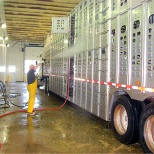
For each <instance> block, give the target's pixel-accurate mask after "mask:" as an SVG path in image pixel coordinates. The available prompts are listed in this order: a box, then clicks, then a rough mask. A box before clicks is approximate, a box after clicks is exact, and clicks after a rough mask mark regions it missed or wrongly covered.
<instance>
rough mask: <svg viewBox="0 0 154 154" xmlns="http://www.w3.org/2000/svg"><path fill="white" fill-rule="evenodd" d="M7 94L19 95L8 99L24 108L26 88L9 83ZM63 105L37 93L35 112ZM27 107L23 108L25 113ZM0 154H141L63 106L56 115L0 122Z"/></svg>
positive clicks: (40, 114)
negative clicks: (36, 109) (19, 94)
mask: <svg viewBox="0 0 154 154" xmlns="http://www.w3.org/2000/svg"><path fill="white" fill-rule="evenodd" d="M7 92H20V93H21V96H20V97H17V98H11V99H10V101H11V102H12V103H15V104H16V105H20V106H24V105H25V103H26V102H27V100H28V93H27V90H26V84H24V83H11V84H9V85H8V87H7ZM61 104H62V101H61V100H60V99H58V98H56V97H55V96H53V95H51V96H47V94H45V93H44V91H43V90H38V92H37V99H36V103H35V107H36V108H42V107H50V108H51V107H57V106H60V105H61ZM26 108H27V107H24V109H26ZM20 109H21V108H18V107H16V106H14V105H10V108H7V109H4V108H3V107H2V106H1V108H0V114H3V113H6V112H9V111H15V110H20ZM0 124H1V125H0V153H2V154H3V153H143V152H142V150H141V147H140V145H139V144H133V145H129V146H127V145H123V144H121V143H119V142H118V141H117V140H116V139H115V137H114V135H113V132H112V130H111V129H107V128H106V127H104V126H103V124H102V123H101V122H98V121H96V120H94V119H91V118H90V117H89V116H86V115H85V114H83V113H82V112H80V110H79V109H77V108H73V107H71V106H69V105H67V104H66V105H65V106H64V107H63V108H62V109H60V110H58V111H38V112H37V114H36V116H34V117H31V116H27V114H26V113H17V114H12V115H9V116H6V117H3V118H1V119H0Z"/></svg>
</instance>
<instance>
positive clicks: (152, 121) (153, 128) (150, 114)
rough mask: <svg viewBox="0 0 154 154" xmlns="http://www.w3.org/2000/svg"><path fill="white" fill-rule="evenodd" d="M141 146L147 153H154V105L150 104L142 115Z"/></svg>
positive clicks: (140, 127) (140, 126)
mask: <svg viewBox="0 0 154 154" xmlns="http://www.w3.org/2000/svg"><path fill="white" fill-rule="evenodd" d="M139 136H140V144H141V146H142V149H143V151H144V152H145V153H154V103H152V104H148V105H147V106H146V108H145V110H144V111H143V113H142V114H141V118H140V125H139Z"/></svg>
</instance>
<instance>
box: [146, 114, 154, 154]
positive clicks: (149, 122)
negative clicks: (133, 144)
mask: <svg viewBox="0 0 154 154" xmlns="http://www.w3.org/2000/svg"><path fill="white" fill-rule="evenodd" d="M144 139H145V142H146V145H147V146H148V148H149V149H150V150H151V152H152V153H154V115H151V116H149V117H148V118H147V119H146V121H145V124H144Z"/></svg>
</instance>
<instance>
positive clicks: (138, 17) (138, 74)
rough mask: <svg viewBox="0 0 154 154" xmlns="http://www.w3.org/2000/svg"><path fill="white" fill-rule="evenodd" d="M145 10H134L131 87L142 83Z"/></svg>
mask: <svg viewBox="0 0 154 154" xmlns="http://www.w3.org/2000/svg"><path fill="white" fill-rule="evenodd" d="M142 12H143V8H142V6H139V7H137V8H135V9H133V10H132V18H131V19H132V22H131V27H132V34H131V42H132V48H131V59H130V64H131V85H135V84H136V82H137V81H139V82H140V83H141V82H142V52H143V46H142V39H143V20H142V19H143V15H142Z"/></svg>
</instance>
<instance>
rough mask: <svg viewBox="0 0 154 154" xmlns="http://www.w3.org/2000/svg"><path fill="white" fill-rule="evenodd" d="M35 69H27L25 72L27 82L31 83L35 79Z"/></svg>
mask: <svg viewBox="0 0 154 154" xmlns="http://www.w3.org/2000/svg"><path fill="white" fill-rule="evenodd" d="M34 73H35V70H33V69H32V70H29V71H28V73H27V83H28V84H32V83H34V81H35V74H34Z"/></svg>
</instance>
